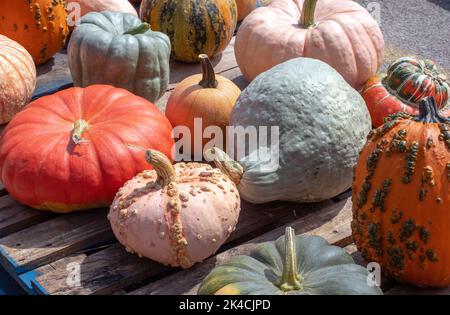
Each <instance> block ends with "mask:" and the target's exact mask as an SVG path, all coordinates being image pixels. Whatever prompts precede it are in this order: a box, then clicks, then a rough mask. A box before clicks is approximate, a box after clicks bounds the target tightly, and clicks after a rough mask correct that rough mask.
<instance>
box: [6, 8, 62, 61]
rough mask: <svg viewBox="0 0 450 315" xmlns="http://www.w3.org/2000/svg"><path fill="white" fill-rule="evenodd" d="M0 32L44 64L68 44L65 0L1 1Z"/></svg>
mask: <svg viewBox="0 0 450 315" xmlns="http://www.w3.org/2000/svg"><path fill="white" fill-rule="evenodd" d="M0 34H2V35H5V36H7V37H9V38H11V39H13V40H15V41H16V42H18V43H19V44H21V45H22V46H23V47H25V49H26V50H27V51H28V52H29V53H30V54H31V56H32V57H33V60H34V62H35V63H36V64H37V65H39V64H42V63H45V62H46V61H47V60H49V59H50V58H51V57H52V56H53V55H54V54H56V53H57V52H58V51H59V50H60V49H61V48H62V47H63V46H64V44H65V42H66V39H67V36H68V34H69V29H68V26H67V12H66V3H65V1H64V0H2V1H0Z"/></svg>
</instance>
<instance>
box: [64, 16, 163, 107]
mask: <svg viewBox="0 0 450 315" xmlns="http://www.w3.org/2000/svg"><path fill="white" fill-rule="evenodd" d="M170 51H171V45H170V40H169V38H168V37H167V35H165V34H163V33H160V32H153V31H152V30H151V29H150V26H149V25H148V24H147V23H142V22H141V20H140V19H139V18H137V17H135V16H134V15H132V14H129V13H121V12H106V11H105V12H101V13H98V12H91V13H88V14H87V15H85V16H83V17H82V18H81V20H80V24H79V25H78V26H77V27H76V28H75V30H74V32H73V34H72V36H71V39H70V42H69V46H68V62H69V67H70V72H71V74H72V78H73V82H74V85H75V86H81V87H86V86H89V85H93V84H109V85H113V86H115V87H120V88H124V89H127V90H128V91H130V92H132V93H134V94H136V95H138V96H141V97H143V98H145V99H147V100H149V101H151V102H156V101H157V100H158V99H159V98H160V97H161V96H162V95H163V94H164V93H165V91H166V89H167V86H168V84H169V74H170V73H169V61H170Z"/></svg>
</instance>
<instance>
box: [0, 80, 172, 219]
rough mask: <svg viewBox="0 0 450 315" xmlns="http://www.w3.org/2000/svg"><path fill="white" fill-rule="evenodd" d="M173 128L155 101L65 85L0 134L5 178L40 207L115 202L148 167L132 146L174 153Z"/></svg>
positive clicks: (98, 87) (114, 90)
mask: <svg viewBox="0 0 450 315" xmlns="http://www.w3.org/2000/svg"><path fill="white" fill-rule="evenodd" d="M86 123H87V124H86ZM171 133H172V126H171V125H170V123H169V121H168V120H167V119H166V118H165V117H164V115H162V114H161V113H160V112H159V110H158V109H157V108H156V106H154V105H153V104H151V103H149V102H148V101H146V100H144V99H143V98H140V97H137V96H135V95H133V94H131V93H130V92H128V91H126V90H123V89H117V88H114V87H112V86H105V85H92V86H90V87H88V88H86V89H81V88H71V89H67V90H64V91H61V92H58V93H56V94H53V95H50V96H45V97H42V98H40V99H38V100H36V101H34V102H32V103H30V104H29V105H28V106H27V107H26V108H25V109H24V110H23V111H21V112H20V113H18V114H17V115H16V116H15V117H14V118H13V119H12V120H11V122H10V123H9V124H8V126H7V127H6V129H5V130H4V132H3V134H2V136H1V138H0V174H1V181H2V183H3V184H4V185H5V188H6V189H7V190H8V192H9V193H10V194H11V195H12V196H13V197H14V198H15V199H16V200H18V201H20V202H22V203H24V204H26V205H29V206H30V207H33V208H35V209H40V210H51V211H54V212H71V211H75V210H85V209H90V208H95V207H104V206H109V205H110V204H111V202H112V200H113V198H114V195H115V194H116V192H117V191H118V190H119V188H120V187H122V185H123V184H124V183H125V182H126V181H127V180H129V179H130V178H132V177H133V176H135V175H136V174H138V173H139V172H142V171H143V170H145V169H148V164H147V163H146V161H145V159H144V156H143V154H142V152H139V151H137V150H136V149H134V148H132V147H129V145H135V146H139V147H144V148H154V149H157V150H160V151H163V152H164V153H165V154H170V152H171V149H172V146H173V145H174V143H173V140H172V138H171Z"/></svg>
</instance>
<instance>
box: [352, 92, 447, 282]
mask: <svg viewBox="0 0 450 315" xmlns="http://www.w3.org/2000/svg"><path fill="white" fill-rule="evenodd" d="M419 112H420V113H419V116H411V115H409V114H407V113H403V112H401V113H398V114H394V115H392V116H390V117H389V118H388V120H387V122H386V123H385V124H384V125H383V126H381V127H379V128H378V129H376V130H374V131H373V132H372V133H371V134H370V135H369V140H368V142H367V144H366V146H365V147H364V149H363V150H362V152H361V155H360V159H359V162H358V164H357V166H356V167H355V177H354V182H353V198H352V199H353V222H352V231H353V237H354V240H355V243H356V245H357V246H358V248H359V250H360V251H361V252H362V254H363V256H364V258H366V260H367V261H375V262H379V263H380V264H381V268H382V270H383V271H384V272H386V273H387V274H388V275H391V276H393V277H395V278H397V279H399V280H401V281H406V282H409V283H412V284H416V285H420V286H436V287H441V286H448V285H449V284H450V243H449V242H448V240H447V238H448V233H449V228H450V216H449V215H448V213H449V209H450V120H448V119H447V118H444V117H442V116H440V114H439V112H438V108H437V106H436V102H435V101H434V98H432V97H429V98H427V99H425V100H422V101H421V102H420V108H419Z"/></svg>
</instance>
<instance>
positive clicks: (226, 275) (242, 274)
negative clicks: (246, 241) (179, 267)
mask: <svg viewBox="0 0 450 315" xmlns="http://www.w3.org/2000/svg"><path fill="white" fill-rule="evenodd" d="M294 246H295V248H296V254H295V257H296V261H297V266H296V268H295V272H296V274H297V277H296V278H297V279H298V288H291V289H290V290H286V289H283V288H282V287H281V285H280V284H281V283H283V281H282V279H283V270H284V267H283V266H286V263H285V260H284V259H285V253H286V249H285V239H284V237H280V238H279V239H278V240H276V241H275V242H266V243H263V244H261V245H259V246H258V247H257V248H256V249H255V250H254V251H253V252H252V253H250V254H249V255H248V256H238V257H235V258H232V259H230V260H229V261H227V262H225V263H224V264H222V265H220V266H218V267H216V268H215V269H213V271H211V273H210V274H209V275H208V276H207V277H206V278H205V279H204V280H203V282H202V284H201V286H200V288H199V290H198V294H199V295H212V294H215V295H284V294H287V295H354V294H357V295H381V294H382V292H381V290H380V288H378V287H376V286H373V287H370V286H368V285H367V277H368V273H367V270H366V269H365V268H363V267H361V266H359V265H356V264H355V263H354V261H353V259H352V257H351V256H350V255H349V254H348V253H346V252H345V251H344V250H343V249H342V248H340V247H337V246H330V245H329V244H328V242H327V241H326V240H325V239H323V238H321V237H318V236H306V237H305V236H297V237H295V245H294Z"/></svg>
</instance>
